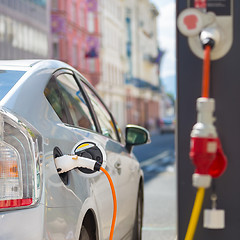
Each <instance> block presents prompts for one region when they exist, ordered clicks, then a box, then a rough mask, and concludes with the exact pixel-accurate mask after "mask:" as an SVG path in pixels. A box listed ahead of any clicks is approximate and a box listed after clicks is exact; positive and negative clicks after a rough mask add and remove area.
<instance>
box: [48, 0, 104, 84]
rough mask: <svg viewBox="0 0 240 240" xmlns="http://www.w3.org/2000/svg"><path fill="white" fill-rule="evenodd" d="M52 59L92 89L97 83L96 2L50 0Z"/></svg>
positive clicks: (98, 76) (97, 40) (98, 73)
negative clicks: (78, 74)
mask: <svg viewBox="0 0 240 240" xmlns="http://www.w3.org/2000/svg"><path fill="white" fill-rule="evenodd" d="M51 10H52V11H51V32H52V49H53V50H52V57H53V58H55V59H59V60H62V61H64V62H66V63H69V64H70V65H72V66H73V67H75V68H76V69H78V70H79V71H80V72H81V73H82V74H83V75H84V76H85V77H86V78H87V79H88V80H89V81H90V82H91V83H92V84H93V85H94V86H96V85H97V84H98V83H99V80H100V62H99V46H100V34H99V23H98V1H97V0H68V1H66V0H52V5H51Z"/></svg>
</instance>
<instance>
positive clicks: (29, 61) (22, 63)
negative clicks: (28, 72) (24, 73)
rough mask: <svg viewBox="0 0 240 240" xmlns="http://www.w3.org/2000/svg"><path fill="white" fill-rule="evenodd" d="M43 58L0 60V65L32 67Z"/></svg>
mask: <svg viewBox="0 0 240 240" xmlns="http://www.w3.org/2000/svg"><path fill="white" fill-rule="evenodd" d="M40 61H42V60H38V59H27V60H25V59H24V60H0V66H11V67H32V66H34V65H35V64H37V63H39V62H40Z"/></svg>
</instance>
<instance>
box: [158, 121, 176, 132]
mask: <svg viewBox="0 0 240 240" xmlns="http://www.w3.org/2000/svg"><path fill="white" fill-rule="evenodd" d="M174 131H175V117H165V118H162V119H160V129H159V132H160V133H167V132H168V133H172V132H174Z"/></svg>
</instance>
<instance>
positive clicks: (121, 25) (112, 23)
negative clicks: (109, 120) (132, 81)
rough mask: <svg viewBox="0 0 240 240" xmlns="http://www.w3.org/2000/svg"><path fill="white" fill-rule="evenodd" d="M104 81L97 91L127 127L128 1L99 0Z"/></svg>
mask: <svg viewBox="0 0 240 240" xmlns="http://www.w3.org/2000/svg"><path fill="white" fill-rule="evenodd" d="M99 4H100V15H99V16H100V31H101V36H102V39H101V51H100V59H101V73H102V74H101V81H100V83H99V84H98V85H97V89H98V91H99V93H100V94H101V96H102V97H103V98H104V101H105V102H106V104H107V105H108V106H109V108H110V109H111V111H112V112H113V115H114V116H115V118H116V119H117V121H118V124H119V126H120V128H122V129H123V128H124V127H125V126H126V122H127V119H126V118H127V117H126V87H125V73H126V71H127V62H126V61H127V58H126V45H125V43H126V26H125V17H124V12H125V1H123V0H100V1H99Z"/></svg>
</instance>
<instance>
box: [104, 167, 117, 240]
mask: <svg viewBox="0 0 240 240" xmlns="http://www.w3.org/2000/svg"><path fill="white" fill-rule="evenodd" d="M100 170H101V171H103V172H104V174H105V175H106V177H107V178H108V181H109V183H110V187H111V190H112V196H113V218H112V226H111V231H110V237H109V240H112V239H113V232H114V226H115V222H116V217H117V198H116V193H115V189H114V185H113V181H112V179H111V177H110V175H109V173H108V172H107V170H106V169H104V168H103V167H100Z"/></svg>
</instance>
